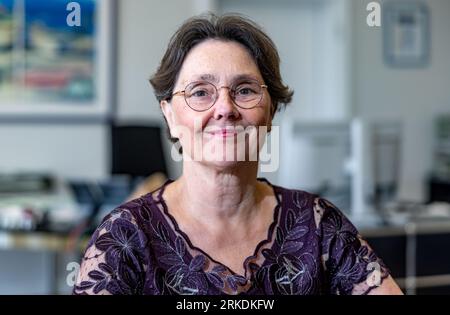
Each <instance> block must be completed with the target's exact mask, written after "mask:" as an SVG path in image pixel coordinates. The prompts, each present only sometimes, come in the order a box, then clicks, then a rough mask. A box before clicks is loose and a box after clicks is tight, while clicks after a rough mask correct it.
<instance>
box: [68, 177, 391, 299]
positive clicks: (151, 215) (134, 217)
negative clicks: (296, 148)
mask: <svg viewBox="0 0 450 315" xmlns="http://www.w3.org/2000/svg"><path fill="white" fill-rule="evenodd" d="M259 180H260V181H265V182H267V183H268V184H269V185H271V186H272V188H273V190H274V192H275V196H276V198H277V206H276V207H275V209H274V213H273V222H272V224H271V225H270V228H269V230H268V232H267V239H265V240H262V241H261V242H260V243H259V244H258V246H257V247H256V248H255V250H254V253H253V255H252V256H249V257H247V258H246V259H245V261H244V262H243V263H244V267H245V274H243V275H240V274H236V273H235V272H233V271H232V270H231V269H230V268H229V267H227V266H226V265H224V264H222V263H220V262H219V261H216V260H214V259H213V258H211V257H210V256H209V255H208V254H207V253H206V252H204V251H203V250H202V249H200V248H197V247H195V246H193V245H192V243H191V241H190V240H189V237H188V236H187V235H186V234H185V233H184V232H183V231H181V230H180V229H179V227H178V224H177V222H176V221H175V219H174V218H173V217H172V216H171V215H170V213H169V211H168V209H167V206H166V203H165V202H164V199H163V198H162V195H163V192H164V188H165V187H166V186H167V185H168V184H170V183H171V182H173V180H171V179H169V180H167V181H166V182H165V184H164V185H163V186H161V187H160V188H159V189H157V190H156V191H154V192H152V193H149V194H147V195H144V196H142V197H140V198H138V199H135V200H132V201H130V202H127V203H125V204H123V205H121V206H119V207H118V208H116V209H114V210H113V211H112V212H111V213H110V214H108V215H107V216H106V217H105V218H104V219H103V221H102V223H101V224H100V226H99V227H98V228H97V229H96V231H95V233H94V234H93V235H92V238H91V239H90V241H89V243H88V245H87V248H86V251H85V253H84V257H83V259H82V264H81V268H80V273H79V276H78V279H77V282H76V285H75V287H74V291H73V293H74V294H188V295H196V294H201V295H205V294H211V295H213V294H231V295H235V294H248V295H272V294H277V295H278V294H291V295H303V294H367V293H368V292H369V291H370V290H371V289H373V288H375V287H376V286H377V285H379V284H380V283H381V282H382V281H383V280H384V279H385V278H386V277H387V276H388V275H389V272H388V270H387V268H386V266H385V265H384V264H383V262H382V261H381V260H380V259H379V258H378V257H377V256H376V255H375V253H374V252H373V251H372V250H371V248H370V247H369V246H368V244H367V243H366V242H365V241H364V240H363V239H362V238H361V236H360V235H359V234H358V231H357V230H356V228H355V227H354V226H353V225H352V224H351V223H350V221H349V220H348V219H347V218H346V217H345V216H344V215H343V214H342V212H341V211H340V210H338V209H337V208H336V207H335V206H334V205H333V204H331V203H330V202H328V201H327V200H325V199H322V198H320V197H318V196H316V195H313V194H309V193H307V192H304V191H301V190H291V189H286V188H282V187H279V186H275V185H272V184H270V183H269V182H268V181H267V180H266V179H262V178H260V179H259Z"/></svg>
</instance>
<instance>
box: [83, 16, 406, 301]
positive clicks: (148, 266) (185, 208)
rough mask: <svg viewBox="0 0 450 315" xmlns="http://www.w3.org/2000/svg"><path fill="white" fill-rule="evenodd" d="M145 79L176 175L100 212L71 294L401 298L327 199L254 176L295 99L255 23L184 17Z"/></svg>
mask: <svg viewBox="0 0 450 315" xmlns="http://www.w3.org/2000/svg"><path fill="white" fill-rule="evenodd" d="M150 81H151V84H152V85H153V88H154V90H155V94H156V97H157V99H158V101H159V102H160V105H161V109H162V112H163V114H164V118H165V119H166V122H167V124H168V129H169V132H170V137H171V139H172V140H173V141H175V142H177V144H178V145H179V147H180V152H182V154H183V172H182V175H181V177H180V178H179V179H177V180H175V181H174V180H170V179H169V180H167V181H166V182H165V184H164V185H162V187H160V188H159V189H157V190H156V191H153V192H151V193H148V194H146V195H144V196H141V197H140V198H137V199H135V200H132V201H129V202H127V203H125V204H124V205H122V206H120V207H118V208H117V209H115V210H113V211H112V212H111V214H109V215H108V216H107V217H105V219H104V220H103V222H102V223H101V225H100V226H99V227H98V228H97V230H96V232H95V233H94V235H93V236H92V239H91V241H90V242H89V244H88V247H87V249H86V252H85V255H84V258H83V261H82V266H81V269H80V274H79V277H78V280H77V285H76V287H75V288H74V293H75V294H367V293H370V294H400V293H401V291H400V289H399V288H398V286H397V285H396V284H395V282H394V281H393V279H392V278H391V277H390V275H389V273H388V270H387V269H386V267H385V266H384V265H383V263H382V261H381V260H380V259H379V258H378V257H377V256H376V255H375V253H374V252H373V251H372V250H371V249H370V247H369V246H368V245H367V243H366V242H365V241H364V240H363V239H361V237H360V236H359V235H358V232H357V231H356V229H355V227H354V226H353V225H352V224H351V223H350V222H349V221H348V220H347V218H346V217H345V216H344V215H343V214H342V213H341V212H340V211H339V210H338V209H337V208H336V207H334V206H333V205H332V204H331V203H330V202H328V201H327V200H324V199H322V198H320V197H318V196H315V195H312V194H309V193H307V192H304V191H300V190H289V189H285V188H282V187H279V186H276V185H272V184H271V183H270V182H269V181H267V180H265V179H261V178H257V171H258V159H257V156H256V159H252V158H251V155H252V154H253V153H255V152H258V151H259V148H260V147H261V145H262V141H259V140H260V139H262V138H263V137H262V138H260V137H259V136H260V135H261V134H262V135H264V134H265V129H264V128H263V127H267V129H268V130H269V131H270V129H271V123H272V120H273V118H274V115H275V113H276V111H277V110H278V109H279V105H280V104H288V103H289V102H290V101H291V97H292V92H291V91H290V90H289V89H288V87H287V86H285V85H284V84H283V83H282V80H281V76H280V70H279V57H278V53H277V50H276V48H275V45H274V44H273V42H272V41H271V40H270V39H269V37H268V36H267V35H266V34H265V33H263V32H262V31H261V29H260V28H259V27H258V26H257V25H255V24H254V23H253V22H252V21H249V20H247V19H245V18H242V17H240V16H232V15H225V16H222V17H216V16H209V17H206V18H205V17H199V18H193V19H191V20H188V21H187V22H185V24H184V25H182V26H181V27H180V29H179V30H178V31H177V32H176V33H175V35H174V36H173V37H172V39H171V41H170V43H169V46H168V48H167V51H166V53H165V55H164V57H163V59H162V61H161V64H160V67H159V69H158V71H157V72H156V74H155V75H154V76H153V78H152V79H151V80H150ZM250 127H257V128H253V129H252V128H250ZM248 130H250V131H248ZM242 135H244V137H242ZM255 135H256V136H257V137H254V136H255ZM238 138H239V139H240V140H239V141H238ZM255 139H256V140H255ZM199 143H200V144H201V145H198V144H199ZM238 144H241V145H240V146H239V145H238ZM242 144H243V145H242ZM237 156H241V157H244V158H241V159H238V158H237ZM299 162H300V163H301V161H299Z"/></svg>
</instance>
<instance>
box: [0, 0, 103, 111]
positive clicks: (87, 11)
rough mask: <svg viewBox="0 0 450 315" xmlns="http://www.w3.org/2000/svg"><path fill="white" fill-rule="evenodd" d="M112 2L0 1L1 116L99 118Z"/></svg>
mask: <svg viewBox="0 0 450 315" xmlns="http://www.w3.org/2000/svg"><path fill="white" fill-rule="evenodd" d="M111 5H112V4H111V1H104V0H77V1H74V2H71V1H67V0H51V1H42V0H0V118H2V119H8V118H13V117H69V118H75V117H77V118H85V117H89V118H93V117H95V118H103V117H105V116H106V115H107V114H108V112H109V108H108V104H109V103H110V102H109V94H110V90H109V86H110V84H109V80H110V75H109V73H110V68H111V66H110V58H111V53H110V52H111V47H110V43H111V34H110V33H111V31H110V30H111V25H112V16H111V15H112V6H111Z"/></svg>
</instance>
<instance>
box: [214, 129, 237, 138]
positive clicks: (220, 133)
mask: <svg viewBox="0 0 450 315" xmlns="http://www.w3.org/2000/svg"><path fill="white" fill-rule="evenodd" d="M207 134H210V135H212V136H215V137H233V136H235V135H237V134H238V131H237V130H234V129H233V130H230V129H220V130H214V131H208V132H207Z"/></svg>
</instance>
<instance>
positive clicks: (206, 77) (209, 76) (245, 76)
mask: <svg viewBox="0 0 450 315" xmlns="http://www.w3.org/2000/svg"><path fill="white" fill-rule="evenodd" d="M192 79H193V80H194V81H208V82H213V83H219V81H220V80H219V78H218V77H216V76H215V75H214V74H210V73H204V74H200V75H196V76H193V77H192ZM240 80H256V81H260V80H259V79H258V78H257V77H256V76H254V75H252V74H238V75H236V76H234V77H233V78H232V82H235V81H240Z"/></svg>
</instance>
